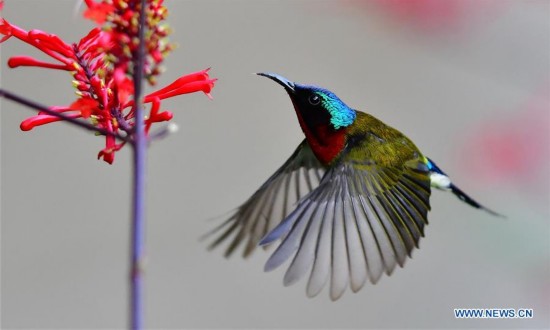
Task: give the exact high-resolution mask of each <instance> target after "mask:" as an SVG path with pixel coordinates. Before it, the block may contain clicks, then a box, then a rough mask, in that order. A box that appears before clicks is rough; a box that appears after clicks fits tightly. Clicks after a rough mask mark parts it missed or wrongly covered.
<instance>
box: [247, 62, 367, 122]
mask: <svg viewBox="0 0 550 330" xmlns="http://www.w3.org/2000/svg"><path fill="white" fill-rule="evenodd" d="M258 75H260V76H264V77H267V78H269V79H271V80H273V81H275V82H277V83H278V84H279V85H281V86H283V87H284V88H285V90H286V91H287V93H288V95H289V96H290V99H291V100H292V103H293V104H294V108H295V109H296V112H297V113H298V115H299V117H301V118H300V119H301V121H302V120H303V121H304V123H301V124H306V125H307V126H309V127H310V128H313V127H316V126H319V125H323V126H330V127H332V128H333V129H335V130H338V129H340V128H343V127H347V126H349V125H351V124H352V123H353V122H354V121H355V117H356V113H355V110H353V109H351V108H350V107H348V106H347V105H346V104H345V103H344V102H343V101H342V100H340V98H338V96H336V95H335V94H334V93H333V92H331V91H329V90H327V89H324V88H321V87H317V86H310V85H302V84H298V83H295V82H292V81H290V80H288V79H286V78H285V77H283V76H280V75H278V74H276V73H258Z"/></svg>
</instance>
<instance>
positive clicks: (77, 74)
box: [0, 0, 216, 163]
mask: <svg viewBox="0 0 550 330" xmlns="http://www.w3.org/2000/svg"><path fill="white" fill-rule="evenodd" d="M138 2H139V1H132V0H128V1H114V2H113V1H103V2H101V3H95V2H93V1H92V0H86V4H87V5H88V10H86V12H85V16H87V17H93V18H94V20H96V21H97V22H102V21H105V22H106V23H107V24H106V26H104V28H103V29H100V28H95V29H92V30H91V31H90V32H89V33H88V35H87V36H85V37H84V38H82V39H81V40H80V41H79V42H78V43H76V44H72V45H69V44H67V43H65V42H64V41H63V40H61V39H60V38H59V37H57V36H56V35H51V34H47V33H45V32H43V31H39V30H31V31H25V30H23V29H21V28H19V27H17V26H15V25H12V24H10V23H9V22H7V21H6V20H4V19H0V35H3V38H2V39H1V40H0V42H3V41H5V40H7V39H9V38H11V37H15V38H17V39H20V40H21V41H23V42H25V43H27V44H29V45H32V46H34V47H36V48H38V49H39V50H41V51H42V52H43V53H45V54H46V55H49V56H50V57H51V58H52V59H53V62H45V61H40V60H37V59H34V58H32V57H29V56H16V57H12V58H10V59H9V60H8V65H9V66H10V67H12V68H16V67H20V66H33V67H41V68H47V69H57V70H65V71H69V72H71V74H72V76H73V79H74V80H73V86H74V87H75V88H76V90H77V91H76V94H77V95H78V99H77V100H76V101H75V102H73V103H72V104H71V105H70V106H56V107H51V108H50V110H53V111H55V112H60V113H64V114H65V115H68V116H70V117H72V118H83V119H86V120H89V121H90V122H91V123H92V124H93V125H95V126H97V127H99V128H101V129H103V130H106V131H109V132H111V133H114V134H121V133H122V135H126V136H129V137H130V138H131V136H132V134H133V127H134V124H135V121H136V118H135V114H134V109H133V106H134V101H133V100H131V98H130V96H131V95H133V93H134V84H133V81H132V79H131V77H132V76H131V75H132V68H133V67H132V65H130V64H131V62H132V61H133V57H134V53H135V50H136V49H137V43H136V42H135V40H136V39H137V21H136V20H135V18H137V16H136V15H138V13H139V10H138V9H139V6H138V4H137V3H138ZM165 16H166V10H165V8H164V7H163V6H162V1H149V7H148V9H147V22H148V24H149V25H150V28H151V27H154V29H153V30H152V31H151V32H153V33H152V35H151V36H148V38H147V40H148V41H147V45H146V49H147V50H148V51H149V55H148V57H147V59H146V66H145V72H146V75H147V77H148V79H149V81H150V82H153V81H154V76H155V75H157V74H158V73H159V72H160V69H159V66H158V65H159V63H161V62H162V60H163V58H164V55H166V54H167V52H168V51H169V50H170V49H171V48H170V46H168V45H167V43H166V42H165V41H164V40H162V39H163V38H164V37H165V36H166V35H167V32H166V31H164V32H162V31H159V29H160V30H162V29H163V28H161V27H159V26H158V22H159V21H161V20H162V19H164V17H165ZM134 21H136V22H134ZM134 23H135V24H134ZM215 81H216V79H210V77H209V75H208V69H207V70H202V71H199V72H195V73H192V74H189V75H185V76H182V77H181V78H178V79H177V80H176V81H174V82H173V83H171V84H169V85H168V86H166V87H164V88H161V89H159V90H158V91H156V92H153V93H151V94H149V95H147V96H145V97H144V99H143V102H144V103H145V104H146V103H151V108H150V113H149V115H148V116H147V117H146V118H143V119H142V120H144V121H145V130H146V134H148V133H149V130H150V128H151V125H152V124H153V123H158V122H163V121H168V120H171V119H172V116H173V115H172V113H171V112H169V111H161V110H160V108H161V100H163V99H166V98H170V97H173V96H176V95H180V94H187V93H194V92H199V91H202V92H204V93H205V94H206V95H207V96H208V97H209V98H211V96H210V91H211V90H212V88H213V86H214V82H215ZM60 120H61V119H60V118H59V117H55V116H52V115H51V114H46V113H38V114H37V115H35V116H32V117H30V118H28V119H26V120H24V121H23V122H22V123H21V125H20V126H21V129H22V130H24V131H28V130H31V129H33V128H34V127H37V126H41V125H44V124H48V123H52V122H56V121H60ZM123 146H124V142H123V143H117V141H116V139H115V137H113V136H106V137H105V148H104V149H103V150H101V151H100V152H99V154H98V158H103V160H104V161H106V162H108V163H112V162H113V161H114V153H115V152H116V151H118V150H120V148H122V147H123Z"/></svg>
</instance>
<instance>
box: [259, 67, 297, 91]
mask: <svg viewBox="0 0 550 330" xmlns="http://www.w3.org/2000/svg"><path fill="white" fill-rule="evenodd" d="M256 74H257V75H258V76H264V77H267V78H269V79H271V80H273V81H275V82H276V83H278V84H279V85H281V86H283V87H284V88H285V89H286V90H287V92H289V93H292V94H293V93H294V83H293V82H292V81H290V80H288V79H286V78H285V77H283V76H281V75H278V74H276V73H271V72H259V73H256Z"/></svg>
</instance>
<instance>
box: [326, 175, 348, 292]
mask: <svg viewBox="0 0 550 330" xmlns="http://www.w3.org/2000/svg"><path fill="white" fill-rule="evenodd" d="M338 181H339V182H338V183H336V184H335V185H336V186H337V187H338V192H337V194H336V196H335V198H336V203H335V206H334V218H333V225H332V226H333V230H332V258H331V259H332V275H331V282H330V299H331V300H333V301H334V300H338V298H340V297H341V296H342V294H344V291H345V290H346V287H347V285H348V279H349V272H348V269H349V267H348V253H347V247H346V234H345V232H346V229H345V223H344V200H343V192H342V190H343V187H342V178H341V177H338Z"/></svg>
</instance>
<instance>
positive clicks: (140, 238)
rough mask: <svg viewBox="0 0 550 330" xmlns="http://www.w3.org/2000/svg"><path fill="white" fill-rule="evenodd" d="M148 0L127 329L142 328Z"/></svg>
mask: <svg viewBox="0 0 550 330" xmlns="http://www.w3.org/2000/svg"><path fill="white" fill-rule="evenodd" d="M146 4H147V1H146V0H141V8H140V16H139V47H138V50H137V54H134V72H133V78H134V107H135V118H136V119H135V126H134V130H135V131H134V134H133V137H134V139H133V144H132V145H133V151H134V195H133V210H132V226H131V231H132V232H131V243H130V244H131V246H130V251H131V252H130V327H131V329H136V330H137V329H142V328H143V319H144V316H143V284H144V283H143V273H144V269H143V266H144V257H145V183H146V182H145V180H146V159H147V138H146V135H145V122H144V114H143V103H142V100H141V98H142V95H141V94H142V80H143V68H144V64H143V62H144V59H145V43H144V37H145V28H146V26H145V8H146Z"/></svg>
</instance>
